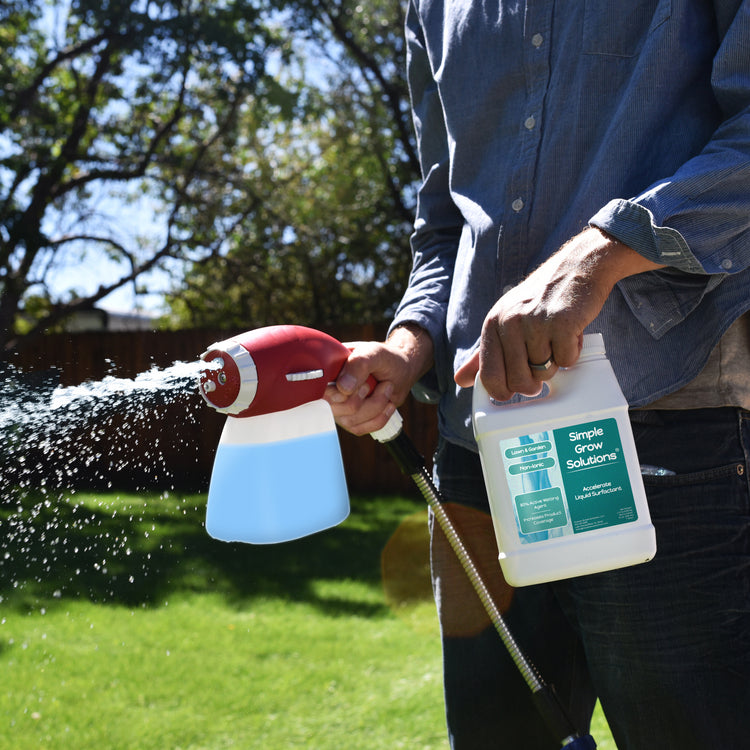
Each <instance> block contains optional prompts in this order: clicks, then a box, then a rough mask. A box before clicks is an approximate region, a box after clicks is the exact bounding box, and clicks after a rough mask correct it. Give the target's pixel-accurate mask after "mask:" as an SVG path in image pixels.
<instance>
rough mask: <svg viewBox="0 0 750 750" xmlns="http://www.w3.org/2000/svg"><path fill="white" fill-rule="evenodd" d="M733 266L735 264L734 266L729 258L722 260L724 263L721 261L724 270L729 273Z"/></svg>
mask: <svg viewBox="0 0 750 750" xmlns="http://www.w3.org/2000/svg"><path fill="white" fill-rule="evenodd" d="M732 265H733V264H732V261H731V260H729V258H724V260H722V261H721V267H722V268H723V269H724V270H725V271H728V270H729V269H730V268H731V267H732Z"/></svg>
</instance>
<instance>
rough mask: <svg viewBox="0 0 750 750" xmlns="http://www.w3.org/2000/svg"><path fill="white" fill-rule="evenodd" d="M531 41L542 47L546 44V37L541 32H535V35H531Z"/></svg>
mask: <svg viewBox="0 0 750 750" xmlns="http://www.w3.org/2000/svg"><path fill="white" fill-rule="evenodd" d="M531 43H532V44H533V45H534V46H535V47H541V46H542V44H544V37H543V36H542V35H541V34H534V36H532V37H531Z"/></svg>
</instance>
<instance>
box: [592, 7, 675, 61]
mask: <svg viewBox="0 0 750 750" xmlns="http://www.w3.org/2000/svg"><path fill="white" fill-rule="evenodd" d="M671 15H672V0H585V7H584V16H583V47H582V49H583V52H584V54H587V55H606V56H611V57H633V56H634V55H636V54H637V53H638V50H639V49H640V48H641V46H642V44H643V42H644V40H645V39H646V37H647V36H648V35H649V34H651V33H653V32H654V31H655V30H656V29H657V28H658V27H659V26H661V25H662V24H663V23H665V22H666V21H667V20H668V19H669V17H670V16H671Z"/></svg>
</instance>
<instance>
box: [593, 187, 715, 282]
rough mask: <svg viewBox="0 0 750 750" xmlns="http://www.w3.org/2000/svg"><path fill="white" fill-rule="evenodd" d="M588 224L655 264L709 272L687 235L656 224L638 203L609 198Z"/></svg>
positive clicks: (688, 270)
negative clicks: (693, 250) (685, 236)
mask: <svg viewBox="0 0 750 750" xmlns="http://www.w3.org/2000/svg"><path fill="white" fill-rule="evenodd" d="M589 225H590V226H593V227H597V228H598V229H601V230H602V231H603V232H606V233H607V234H610V235H612V237H614V238H615V239H617V240H619V241H620V242H622V243H623V244H625V245H627V246H628V247H630V248H632V249H633V250H635V251H636V252H637V253H639V254H640V255H642V256H643V257H644V258H647V259H648V260H651V261H653V262H654V263H661V264H663V265H666V266H671V267H672V268H678V269H679V270H681V271H686V272H687V273H698V274H705V273H706V271H705V270H704V269H703V266H702V265H701V263H700V261H699V260H698V259H697V258H696V257H695V255H693V253H692V252H691V250H690V248H689V247H688V244H687V242H686V241H685V238H684V237H683V236H682V235H681V234H680V233H679V232H678V231H677V230H676V229H672V228H671V227H660V226H657V225H656V222H655V219H654V215H653V214H652V213H651V211H649V210H648V209H647V208H645V207H644V206H641V205H639V204H638V203H634V202H633V201H627V200H621V199H618V200H613V201H610V202H609V203H607V205H606V206H604V208H602V209H601V210H600V211H598V212H597V213H596V214H594V216H592V217H591V219H590V220H589Z"/></svg>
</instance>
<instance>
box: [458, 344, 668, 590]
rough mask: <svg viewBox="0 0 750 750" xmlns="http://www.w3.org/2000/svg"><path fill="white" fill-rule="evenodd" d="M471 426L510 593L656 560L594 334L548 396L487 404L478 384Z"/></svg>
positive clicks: (615, 389)
mask: <svg viewBox="0 0 750 750" xmlns="http://www.w3.org/2000/svg"><path fill="white" fill-rule="evenodd" d="M472 411H473V427H474V434H475V437H476V440H477V444H478V446H479V454H480V457H481V462H482V470H483V473H484V479H485V483H486V485H487V492H488V495H489V501H490V510H491V513H492V520H493V525H494V529H495V534H496V537H497V542H498V547H499V550H500V565H501V567H502V569H503V574H504V575H505V578H506V580H507V581H508V583H510V584H511V585H513V586H525V585H529V584H534V583H542V582H545V581H553V580H559V579H563V578H572V577H574V576H580V575H586V574H589V573H597V572H601V571H604V570H612V569H614V568H621V567H625V566H628V565H634V564H637V563H643V562H647V561H648V560H650V559H652V558H653V556H654V555H655V554H656V535H655V532H654V527H653V526H652V524H651V517H650V514H649V509H648V504H647V501H646V493H645V490H644V488H643V480H642V479H641V473H640V466H639V462H638V456H637V454H636V449H635V443H634V441H633V435H632V430H631V427H630V421H629V419H628V405H627V402H626V400H625V398H624V396H623V394H622V391H621V390H620V387H619V384H618V383H617V379H616V377H615V374H614V372H613V370H612V367H611V365H610V363H609V360H608V359H607V357H606V352H605V348H604V341H603V338H602V336H601V334H588V335H585V336H584V337H583V348H582V351H581V355H580V358H579V360H578V362H577V363H576V365H575V366H574V367H571V368H568V369H560V370H558V372H557V373H556V374H555V376H554V377H553V378H552V380H551V381H550V382H549V384H548V385H547V386H545V392H543V394H542V395H541V396H538V397H536V398H532V399H528V400H523V401H520V402H505V403H497V402H495V401H493V400H492V399H491V398H490V397H489V395H488V394H487V391H486V390H485V389H484V387H483V386H482V383H481V381H480V380H479V377H477V380H476V383H475V387H474V396H473V409H472Z"/></svg>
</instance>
